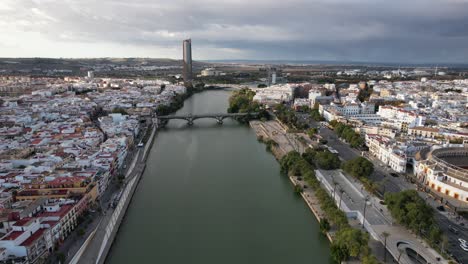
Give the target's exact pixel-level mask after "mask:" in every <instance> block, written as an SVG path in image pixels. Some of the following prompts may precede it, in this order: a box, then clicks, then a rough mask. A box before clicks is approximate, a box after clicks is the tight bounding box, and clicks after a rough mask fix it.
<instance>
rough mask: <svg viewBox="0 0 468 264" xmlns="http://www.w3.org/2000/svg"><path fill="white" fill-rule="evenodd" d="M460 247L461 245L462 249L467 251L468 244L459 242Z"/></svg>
mask: <svg viewBox="0 0 468 264" xmlns="http://www.w3.org/2000/svg"><path fill="white" fill-rule="evenodd" d="M460 247H461V248H462V249H463V250H464V251H468V245H467V244H460Z"/></svg>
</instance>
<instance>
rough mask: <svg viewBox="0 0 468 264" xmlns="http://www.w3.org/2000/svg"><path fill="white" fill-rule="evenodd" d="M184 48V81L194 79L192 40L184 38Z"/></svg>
mask: <svg viewBox="0 0 468 264" xmlns="http://www.w3.org/2000/svg"><path fill="white" fill-rule="evenodd" d="M182 49H183V52H184V62H183V63H184V67H183V70H184V72H183V77H184V82H190V81H191V80H192V40H191V39H186V40H184V41H183V42H182Z"/></svg>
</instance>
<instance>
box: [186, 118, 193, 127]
mask: <svg viewBox="0 0 468 264" xmlns="http://www.w3.org/2000/svg"><path fill="white" fill-rule="evenodd" d="M187 124H188V125H189V126H193V118H189V119H187Z"/></svg>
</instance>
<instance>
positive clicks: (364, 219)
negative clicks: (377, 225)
mask: <svg viewBox="0 0 468 264" xmlns="http://www.w3.org/2000/svg"><path fill="white" fill-rule="evenodd" d="M369 200H370V198H369V195H366V197H365V198H364V213H363V219H362V227H363V228H366V226H365V225H366V207H367V202H368V201H369Z"/></svg>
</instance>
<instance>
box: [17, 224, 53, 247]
mask: <svg viewBox="0 0 468 264" xmlns="http://www.w3.org/2000/svg"><path fill="white" fill-rule="evenodd" d="M46 230H47V229H46V228H40V229H39V230H37V231H36V232H35V233H34V234H32V235H31V236H30V237H28V239H26V240H25V241H24V242H23V243H21V245H20V246H25V247H28V246H30V245H31V244H32V243H33V242H34V241H36V240H37V239H38V238H40V237H41V236H42V234H44V232H45V231H46Z"/></svg>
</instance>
